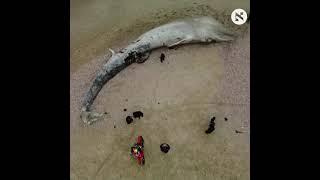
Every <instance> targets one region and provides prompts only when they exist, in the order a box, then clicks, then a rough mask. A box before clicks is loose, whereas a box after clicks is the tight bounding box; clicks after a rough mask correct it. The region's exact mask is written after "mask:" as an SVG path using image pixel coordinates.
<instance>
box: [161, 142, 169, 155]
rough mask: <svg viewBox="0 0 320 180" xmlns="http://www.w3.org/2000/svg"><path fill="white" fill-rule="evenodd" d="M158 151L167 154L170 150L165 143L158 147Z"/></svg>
mask: <svg viewBox="0 0 320 180" xmlns="http://www.w3.org/2000/svg"><path fill="white" fill-rule="evenodd" d="M160 150H161V151H162V152H164V153H167V152H169V150H170V146H169V144H167V143H162V144H161V145H160Z"/></svg>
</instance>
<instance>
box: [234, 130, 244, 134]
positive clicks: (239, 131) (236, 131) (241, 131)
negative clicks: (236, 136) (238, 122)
mask: <svg viewBox="0 0 320 180" xmlns="http://www.w3.org/2000/svg"><path fill="white" fill-rule="evenodd" d="M235 132H236V133H243V132H242V131H238V130H235Z"/></svg>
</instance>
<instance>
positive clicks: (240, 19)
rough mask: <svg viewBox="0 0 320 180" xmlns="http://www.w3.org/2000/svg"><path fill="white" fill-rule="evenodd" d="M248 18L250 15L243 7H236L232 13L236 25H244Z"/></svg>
mask: <svg viewBox="0 0 320 180" xmlns="http://www.w3.org/2000/svg"><path fill="white" fill-rule="evenodd" d="M247 19H248V15H247V13H246V11H245V10H243V9H235V10H234V11H233V12H232V13H231V20H232V22H233V23H235V24H236V25H242V24H244V23H245V22H246V21H247Z"/></svg>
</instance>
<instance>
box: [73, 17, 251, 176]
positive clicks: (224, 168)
mask: <svg viewBox="0 0 320 180" xmlns="http://www.w3.org/2000/svg"><path fill="white" fill-rule="evenodd" d="M161 17H162V16H161ZM135 23H136V24H139V23H140V25H136V26H135V27H136V29H137V30H135V32H131V33H130V31H127V30H124V32H123V34H126V36H124V37H120V38H119V36H118V35H119V34H117V36H115V38H113V39H117V38H118V39H121V41H115V42H117V43H116V44H114V45H113V46H112V47H113V48H114V49H118V48H121V47H124V46H125V45H126V44H128V43H129V41H130V40H132V39H134V38H135V35H136V34H139V31H140V33H141V32H143V31H142V30H143V29H144V28H146V27H150V26H153V25H155V24H154V23H149V24H148V23H147V24H146V25H145V26H143V23H144V22H139V23H137V22H136V21H135ZM158 23H159V22H158ZM130 26H131V25H130ZM137 27H140V29H139V28H137ZM233 30H234V29H233ZM237 32H239V33H240V34H242V35H241V36H240V37H239V38H238V39H237V40H236V41H235V42H233V43H232V44H227V43H222V44H210V45H197V44H196V45H186V46H181V47H179V48H178V49H176V50H169V49H166V48H163V49H159V50H156V51H154V52H153V53H152V54H151V56H150V58H149V59H148V61H146V62H145V63H144V64H133V65H131V66H130V67H128V68H126V69H125V70H123V71H122V72H120V73H119V74H118V75H117V76H116V77H114V78H113V79H112V80H111V81H109V82H108V84H107V85H106V86H104V88H103V89H102V91H101V92H100V94H99V95H98V97H97V99H96V100H95V102H94V104H93V109H94V110H95V111H97V112H108V113H109V117H108V118H106V119H104V120H102V121H99V122H97V123H95V124H93V125H92V126H89V127H88V126H85V125H84V124H83V123H82V122H81V120H80V118H79V109H80V104H81V100H82V99H83V95H84V93H85V92H86V90H87V89H88V88H89V86H90V85H91V81H92V80H93V78H94V76H95V74H96V73H97V71H98V70H99V68H100V66H101V65H102V64H103V63H104V61H105V60H106V59H108V57H109V56H110V54H109V53H106V52H107V51H106V49H107V48H109V47H108V46H104V45H106V44H107V43H99V41H100V40H99V41H96V40H95V41H94V42H91V44H90V43H89V44H90V46H92V47H95V48H100V49H104V52H105V53H98V52H97V51H95V52H92V53H91V54H92V55H91V58H89V59H90V60H87V61H85V62H84V61H83V62H82V63H80V64H81V65H78V66H77V67H76V68H74V69H73V71H71V80H70V82H71V89H70V96H71V99H70V100H71V102H70V103H71V107H70V111H71V112H70V113H71V122H70V123H71V129H70V132H71V134H70V135H71V145H70V147H71V159H70V164H71V174H70V177H71V179H73V180H78V179H81V180H84V179H97V180H100V179H101V180H102V179H108V180H110V179H139V180H141V179H150V180H156V179H170V180H173V179H182V180H184V179H185V180H188V179H199V180H205V179H216V180H219V179H241V180H242V179H243V180H248V179H250V178H249V174H250V168H249V167H250V141H249V136H250V127H249V125H250V116H249V114H250V109H249V106H250V89H249V87H250V76H249V74H250V64H249V63H250V48H249V45H250V31H249V28H242V29H241V28H240V29H239V30H238V31H237ZM110 41H111V40H110ZM101 42H102V41H101ZM87 52H89V50H87ZM101 52H102V51H101ZM161 53H164V54H165V55H166V58H165V61H164V62H163V63H161V62H160V59H159V57H160V54H161ZM80 54H81V53H80ZM85 54H86V53H84V54H82V56H80V55H79V54H78V55H74V56H72V57H71V61H72V62H81V61H82V60H81V58H83V57H88V56H87V55H85ZM83 59H85V58H83ZM72 62H71V66H72ZM124 108H126V109H127V111H126V112H124V111H123V109H124ZM137 110H141V111H142V112H143V113H144V117H143V118H142V119H141V120H137V121H134V123H133V124H130V125H127V124H126V121H125V118H126V116H127V115H130V114H132V112H133V111H137ZM212 116H215V117H216V130H215V131H214V132H213V133H212V134H210V135H207V134H205V133H204V131H205V130H206V128H207V126H208V123H209V120H210V118H211V117H212ZM224 117H227V118H228V121H225V120H224ZM114 126H116V128H114ZM235 130H240V131H245V133H242V134H237V133H235ZM138 135H142V136H143V137H144V139H145V158H146V164H145V166H142V167H141V166H139V165H138V164H137V162H136V161H134V160H133V159H131V158H130V155H129V150H130V146H131V145H132V144H133V143H134V142H135V139H136V137H137V136H138ZM164 142H166V143H168V144H170V146H171V149H170V151H169V153H167V154H164V153H162V152H161V151H160V147H159V146H160V144H161V143H164Z"/></svg>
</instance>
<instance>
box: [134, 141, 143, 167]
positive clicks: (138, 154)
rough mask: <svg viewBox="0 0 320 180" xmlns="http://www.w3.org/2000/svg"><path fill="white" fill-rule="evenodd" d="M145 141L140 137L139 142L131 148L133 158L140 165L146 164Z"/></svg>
mask: <svg viewBox="0 0 320 180" xmlns="http://www.w3.org/2000/svg"><path fill="white" fill-rule="evenodd" d="M143 148H144V140H143V137H142V136H138V139H137V142H136V143H135V144H134V145H133V146H132V147H131V156H132V157H133V158H134V159H136V160H137V161H138V163H139V164H140V165H144V164H145V159H144V152H143Z"/></svg>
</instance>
